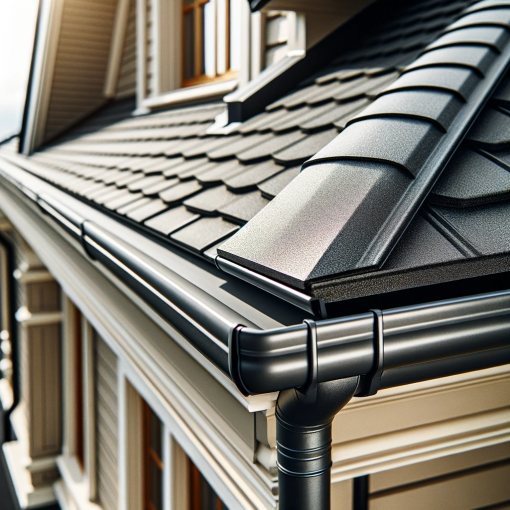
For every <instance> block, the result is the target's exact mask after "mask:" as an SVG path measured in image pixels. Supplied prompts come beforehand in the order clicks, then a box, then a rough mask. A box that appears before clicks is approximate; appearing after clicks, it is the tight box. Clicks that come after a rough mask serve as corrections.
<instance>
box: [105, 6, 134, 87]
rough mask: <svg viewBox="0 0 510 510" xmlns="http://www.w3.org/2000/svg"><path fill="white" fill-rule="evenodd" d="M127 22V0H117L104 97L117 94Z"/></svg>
mask: <svg viewBox="0 0 510 510" xmlns="http://www.w3.org/2000/svg"><path fill="white" fill-rule="evenodd" d="M128 22H129V0H118V2H117V12H116V13H115V23H114V26H113V34H112V43H111V47H110V58H109V60H108V67H107V70H106V79H105V86H104V95H105V97H115V95H116V94H117V82H118V80H119V72H120V65H121V62H122V53H123V51H124V42H125V40H126V29H127V25H128Z"/></svg>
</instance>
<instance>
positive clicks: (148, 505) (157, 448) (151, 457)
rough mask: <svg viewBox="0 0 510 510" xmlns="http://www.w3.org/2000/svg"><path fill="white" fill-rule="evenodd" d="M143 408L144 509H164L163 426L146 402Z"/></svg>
mask: <svg viewBox="0 0 510 510" xmlns="http://www.w3.org/2000/svg"><path fill="white" fill-rule="evenodd" d="M143 409H144V412H143V416H144V420H143V422H144V423H143V428H144V432H143V437H144V445H143V455H144V479H145V491H144V492H145V494H144V501H145V503H144V510H163V461H162V458H163V426H162V423H161V421H160V419H159V418H158V417H157V416H156V415H155V414H154V411H153V410H152V409H151V408H150V407H149V406H148V404H147V403H146V402H144V403H143Z"/></svg>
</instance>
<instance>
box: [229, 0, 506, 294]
mask: <svg viewBox="0 0 510 510" xmlns="http://www.w3.org/2000/svg"><path fill="white" fill-rule="evenodd" d="M464 5H465V4H464ZM450 7H451V6H450ZM488 8H489V9H490V11H491V12H490V16H487V14H486V12H485V11H484V10H482V9H481V8H480V5H478V6H477V10H476V11H474V12H473V13H472V14H466V13H464V16H463V17H462V18H461V19H460V20H459V21H458V22H456V23H454V24H452V25H451V26H450V27H448V28H447V30H446V32H445V34H444V35H443V36H442V37H440V38H439V39H438V40H436V41H434V42H432V43H431V44H429V45H428V47H427V49H426V51H425V52H424V53H423V54H422V55H420V56H419V58H417V59H416V60H415V61H413V62H412V63H411V64H409V65H407V66H406V68H405V73H404V74H403V75H402V76H401V77H400V78H399V79H398V80H396V81H394V82H393V83H392V84H391V85H389V86H388V87H386V89H385V90H384V92H383V93H382V95H381V97H379V98H378V99H377V101H376V102H375V103H373V104H372V105H369V106H368V107H367V108H365V109H364V110H363V111H362V112H361V113H359V114H358V115H356V116H355V117H354V118H352V119H350V121H349V122H348V127H347V129H346V130H345V131H344V132H343V133H342V134H341V135H340V136H339V137H337V138H336V139H335V140H333V141H332V142H331V143H330V144H328V145H327V146H326V147H325V148H324V149H322V150H321V151H320V152H319V153H318V154H316V155H315V156H314V157H313V158H312V160H311V161H310V162H309V165H311V166H309V169H308V171H306V172H304V173H303V175H302V176H301V177H300V179H299V184H298V183H297V182H296V183H293V185H292V186H293V187H292V191H288V192H287V193H286V194H283V195H282V196H281V197H280V198H279V201H278V205H276V204H274V206H273V204H272V206H271V207H268V208H267V209H266V211H264V213H263V214H261V215H260V216H259V217H258V218H257V220H256V221H255V222H252V223H251V224H250V225H249V226H248V228H247V229H244V231H243V232H242V233H239V234H238V235H237V236H235V237H234V238H233V239H231V240H229V241H228V242H227V243H226V244H225V245H224V246H223V247H222V250H221V254H222V255H223V256H225V257H228V258H230V259H231V260H234V261H236V262H239V263H241V264H244V265H248V266H249V267H251V268H253V269H255V270H257V271H261V272H263V273H265V274H267V275H269V276H273V277H277V278H280V279H281V280H282V281H285V282H287V283H290V284H292V285H298V286H304V285H306V282H307V281H313V280H318V279H324V278H326V277H328V276H329V275H333V274H335V273H337V274H341V273H342V272H345V271H352V270H353V269H358V270H359V268H360V267H364V266H362V264H366V261H365V258H366V249H368V248H367V247H368V246H373V244H374V243H373V237H371V236H374V235H376V233H377V232H379V231H380V229H381V228H382V224H383V222H385V219H386V217H388V216H389V215H390V214H393V212H392V211H393V209H392V207H393V206H392V205H391V204H392V202H394V207H395V208H396V207H397V206H398V205H399V204H400V203H401V198H402V196H403V195H404V194H408V193H409V191H408V190H409V189H411V184H412V183H414V182H415V178H416V177H417V176H418V174H420V172H422V167H423V166H424V165H425V163H426V161H427V160H428V158H429V156H430V154H431V153H432V152H433V151H434V150H435V149H436V147H437V146H438V144H439V143H440V141H441V139H442V138H443V137H444V134H445V133H447V132H448V131H449V129H450V126H451V125H452V122H453V120H454V119H455V117H456V116H457V115H458V113H459V112H460V110H461V108H462V105H463V103H464V102H465V101H467V100H468V99H469V98H470V96H471V94H472V93H473V92H474V89H475V87H477V85H478V84H479V83H480V81H481V80H483V78H484V76H485V74H486V73H487V72H488V70H489V68H490V67H491V66H492V64H493V62H494V61H495V59H496V58H497V55H498V54H499V53H501V52H502V50H503V49H504V48H506V46H507V45H508V43H509V33H508V28H509V27H508V25H505V24H504V23H505V22H504V19H505V16H506V17H508V12H509V9H508V7H506V8H504V7H503V8H501V9H499V6H496V8H494V6H493V5H490V6H488ZM500 10H501V11H502V13H501V12H500ZM503 14H504V15H505V16H503ZM488 20H492V23H489V22H488ZM283 101H284V100H282V103H283ZM357 161H358V162H361V161H365V162H366V163H365V164H364V167H363V168H361V167H360V166H359V165H358V164H357V163H356V162H357ZM370 161H372V162H373V163H369V162H370ZM376 162H377V163H376ZM386 163H387V164H390V165H392V167H389V168H383V167H385V165H386ZM314 164H315V165H316V166H315V167H314V166H313V165H314ZM317 165H319V166H317ZM320 165H322V166H320ZM395 165H396V166H397V167H400V169H401V170H403V171H404V172H402V171H401V172H398V171H396V170H397V169H396V168H395ZM386 166H387V165H386ZM333 167H335V168H333ZM326 177H327V178H326ZM421 177H422V175H421ZM406 178H407V179H406ZM416 181H418V179H416ZM306 189H313V190H314V191H313V193H314V194H315V196H318V197H321V198H320V203H318V202H317V200H315V201H308V200H306V199H305V197H306V196H307V194H306ZM289 190H290V188H289ZM332 190H336V191H334V193H335V194H336V195H335V196H336V200H335V198H334V196H333V194H332V193H333V191H332ZM298 197H300V198H299V200H297V201H298V202H300V203H299V204H298V205H296V199H297V198H298ZM344 203H355V204H356V207H355V208H353V211H352V214H351V216H349V215H348V214H347V211H346V208H345V207H344ZM333 212H334V213H335V214H333ZM330 217H331V218H332V220H331V221H332V222H331V224H328V225H329V226H328V225H327V224H326V222H327V219H328V218H330ZM340 217H342V218H344V220H345V224H344V223H341V222H339V221H338V218H340ZM333 218H336V220H334V219H333ZM321 222H322V223H321ZM282 223H285V224H286V225H289V228H288V229H286V230H285V231H284V232H282V231H281V230H282V229H281V228H278V229H276V225H281V224H282ZM319 224H321V228H320V231H321V233H322V234H324V236H323V238H322V246H319V245H318V244H316V245H314V246H311V245H310V243H309V239H310V236H311V235H312V233H311V232H308V234H307V233H306V232H305V231H306V228H305V227H304V225H308V226H309V228H310V229H313V228H314V225H319ZM271 225H272V226H273V227H275V228H274V229H273V228H271ZM341 225H344V227H345V228H342V227H341ZM290 226H292V227H290ZM315 228H316V227H315ZM328 230H330V231H329V232H328ZM262 232H264V234H263V235H262V236H261V233H262ZM271 232H275V233H274V235H273V234H272V233H271ZM371 232H372V234H370V233H371ZM365 238H366V239H365ZM327 239H329V243H330V244H328V245H324V243H325V242H326V240H327ZM301 243H303V246H302V247H301ZM363 243H366V246H365V244H363ZM457 244H458V243H457ZM291 246H293V249H294V250H295V251H296V253H298V254H301V253H304V252H305V251H306V253H307V257H308V258H307V261H308V262H307V263H304V261H303V257H301V256H300V258H299V260H297V259H296V260H295V263H293V262H292V261H291V260H294V259H293V258H292V259H291V258H289V257H288V256H287V255H285V253H289V251H290V247H291ZM356 250H358V251H359V255H355V253H356ZM464 251H465V252H466V253H467V251H468V250H464ZM357 256H359V257H360V259H359V260H358V259H357V258H356V257H357ZM363 257H365V258H363Z"/></svg>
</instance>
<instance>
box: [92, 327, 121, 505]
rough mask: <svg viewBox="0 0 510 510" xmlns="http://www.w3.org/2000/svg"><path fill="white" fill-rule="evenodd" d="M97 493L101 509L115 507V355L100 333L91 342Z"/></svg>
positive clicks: (116, 478) (116, 465)
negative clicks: (92, 344)
mask: <svg viewBox="0 0 510 510" xmlns="http://www.w3.org/2000/svg"><path fill="white" fill-rule="evenodd" d="M94 367H95V388H96V394H95V405H96V448H97V496H98V501H99V503H100V504H101V505H102V507H103V509H104V510H117V509H118V453H117V450H118V419H117V412H118V409H117V358H116V357H115V354H113V352H112V351H111V349H110V348H109V347H108V346H107V345H106V343H105V342H104V341H103V340H102V339H101V338H99V337H96V339H95V342H94Z"/></svg>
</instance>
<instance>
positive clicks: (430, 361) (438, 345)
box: [2, 170, 510, 510]
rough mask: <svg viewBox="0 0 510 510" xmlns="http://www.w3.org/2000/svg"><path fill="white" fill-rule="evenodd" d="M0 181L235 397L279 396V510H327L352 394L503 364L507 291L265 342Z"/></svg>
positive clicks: (134, 256)
mask: <svg viewBox="0 0 510 510" xmlns="http://www.w3.org/2000/svg"><path fill="white" fill-rule="evenodd" d="M20 172H21V170H20ZM2 173H3V175H4V176H5V177H6V179H7V180H8V181H10V182H11V183H12V184H14V185H15V186H16V187H17V188H18V189H19V190H20V191H21V192H22V193H23V194H25V195H26V197H27V198H29V199H30V200H31V201H33V202H35V203H36V204H37V205H38V207H40V208H41V210H42V211H43V212H45V213H48V214H49V215H51V217H52V218H53V219H54V220H56V221H57V223H59V224H60V225H61V226H63V227H64V228H65V229H66V230H67V231H68V232H69V233H70V234H71V235H72V236H73V237H74V238H75V239H77V240H79V241H80V242H81V243H82V245H83V247H84V250H85V252H86V253H87V254H88V255H89V256H90V257H92V258H93V259H95V260H97V261H98V262H100V263H101V264H103V265H104V266H105V267H106V268H108V269H109V270H110V271H112V272H113V273H114V274H115V275H116V276H117V277H118V278H119V279H121V280H122V281H123V282H124V283H125V284H126V285H127V286H128V287H130V288H131V289H133V290H134V291H135V292H137V293H138V294H139V295H141V296H142V298H143V299H144V300H145V301H146V302H147V303H149V304H150V305H151V306H152V307H153V308H154V309H155V310H156V311H157V312H158V313H159V314H160V315H161V316H162V317H163V318H164V319H166V320H167V321H169V322H170V323H171V324H172V326H174V327H175V328H176V329H177V330H178V331H179V332H181V333H182V334H183V335H185V336H186V338H187V339H188V341H189V342H190V343H191V344H192V345H194V347H196V348H197V349H198V350H199V351H200V352H201V353H202V354H203V355H204V356H206V357H207V358H208V359H209V360H210V361H211V362H212V363H213V364H214V365H215V366H217V367H218V368H219V369H220V370H221V371H222V372H223V373H225V374H226V375H227V376H229V377H230V378H231V379H232V380H233V382H234V383H235V384H236V385H237V387H238V388H239V390H240V391H241V392H242V393H243V394H245V395H254V394H259V393H265V392H272V391H279V392H281V393H280V397H279V399H278V404H277V410H278V418H277V419H278V423H279V425H278V431H279V432H278V434H279V435H278V437H277V441H278V459H279V460H278V464H279V480H280V508H282V509H284V508H293V509H294V510H301V509H303V510H305V509H309V508H310V506H309V504H310V501H312V500H313V505H314V506H313V508H316V509H321V510H322V509H324V510H325V509H327V508H329V500H330V499H329V498H330V494H329V490H330V483H329V479H330V467H331V449H330V443H329V442H328V441H329V439H328V438H329V435H330V434H331V420H332V416H334V414H335V413H336V412H337V411H338V410H339V409H340V408H341V407H342V406H343V405H344V404H345V403H347V402H348V401H349V400H350V398H351V397H352V396H353V395H354V396H366V395H371V394H374V393H376V392H377V391H378V390H379V389H381V388H389V387H394V386H399V385H402V384H408V383H410V382H418V381H423V380H428V379H434V378H438V377H444V376H447V375H453V374H457V373H463V372H465V371H471V370H479V369H482V368H488V367H494V366H500V365H504V364H507V363H510V334H509V333H510V290H507V291H501V292H493V293H489V294H483V295H479V296H471V297H467V298H458V299H449V300H444V301H439V302H435V303H429V304H425V305H418V306H407V307H402V308H397V309H393V310H386V311H379V310H372V311H370V312H367V313H364V314H358V315H353V316H349V317H341V318H335V319H327V320H318V321H306V322H305V323H304V324H298V325H295V326H289V327H282V328H278V329H274V330H268V331H261V330H258V329H255V328H254V327H253V325H252V324H248V323H247V321H246V320H245V319H244V318H243V317H241V316H240V315H238V314H237V313H236V312H234V311H232V310H231V309H229V308H228V307H226V306H225V305H223V304H222V303H220V302H218V301H217V300H215V299H214V298H212V297H211V296H209V295H208V294H206V293H205V292H203V291H201V290H200V289H198V288H197V287H196V286H194V285H192V284H191V283H190V282H188V281H187V280H184V279H183V278H181V277H180V276H179V275H177V274H176V273H174V272H173V271H171V270H170V269H168V268H167V267H165V266H163V265H161V264H159V263H158V262H156V261H155V260H154V259H152V258H151V257H149V256H147V255H145V254H144V253H142V252H141V251H139V250H137V249H135V248H134V247H133V246H131V245H129V244H127V243H125V242H124V241H122V240H121V239H119V238H117V237H116V236H115V235H113V234H111V233H110V232H108V231H106V230H105V229H103V228H102V227H100V226H99V225H97V224H95V223H93V222H91V221H86V220H85V219H84V218H81V217H80V216H79V215H77V214H75V213H74V212H73V211H72V209H71V208H70V207H67V206H66V205H64V204H62V203H61V202H60V201H58V200H56V199H55V198H53V197H50V196H46V195H41V196H38V195H37V194H36V193H34V192H33V191H32V190H29V189H27V188H26V187H25V186H24V185H23V184H22V183H21V182H19V181H18V179H17V178H15V177H14V176H13V175H12V173H9V172H2ZM321 402H322V403H323V404H321ZM289 452H291V453H292V455H291V454H290V453H289ZM307 487H308V488H307ZM303 491H304V492H303ZM296 494H300V498H298V499H296V497H295V495H296ZM307 505H308V506H307Z"/></svg>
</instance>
